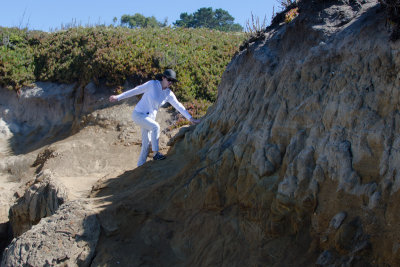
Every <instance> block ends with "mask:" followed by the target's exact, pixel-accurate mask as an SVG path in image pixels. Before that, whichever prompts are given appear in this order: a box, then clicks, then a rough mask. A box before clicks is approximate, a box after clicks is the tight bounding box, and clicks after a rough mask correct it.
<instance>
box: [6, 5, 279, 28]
mask: <svg viewBox="0 0 400 267" xmlns="http://www.w3.org/2000/svg"><path fill="white" fill-rule="evenodd" d="M0 6H1V9H0V26H3V27H19V28H28V29H29V30H42V31H54V30H57V29H60V28H61V26H62V25H64V26H65V25H68V24H71V23H72V24H74V25H81V26H90V25H98V24H106V25H110V24H112V23H113V18H114V17H117V18H118V21H119V19H120V18H121V16H122V15H124V14H130V15H132V14H135V13H140V14H143V15H144V16H146V17H149V16H155V17H156V18H157V20H159V21H164V19H165V18H168V23H169V24H172V23H173V22H175V21H176V20H177V19H179V15H180V14H181V13H183V12H187V13H194V12H196V11H197V10H198V9H199V8H202V7H212V8H213V9H214V10H215V9H217V8H222V9H224V10H227V11H228V12H229V14H231V15H232V16H233V17H234V18H235V22H236V23H239V24H241V25H242V26H243V27H246V22H247V21H250V22H251V14H253V15H254V18H259V20H260V22H262V21H263V20H264V17H266V24H267V25H269V23H270V20H271V16H272V12H273V7H275V12H277V11H279V2H278V0H241V1H238V0H214V1H206V0H198V1H190V0H169V1H166V0H164V1H160V0H155V1H151V0H141V1H137V0H130V1H129V0H107V1H106V0H15V1H12V0H0Z"/></svg>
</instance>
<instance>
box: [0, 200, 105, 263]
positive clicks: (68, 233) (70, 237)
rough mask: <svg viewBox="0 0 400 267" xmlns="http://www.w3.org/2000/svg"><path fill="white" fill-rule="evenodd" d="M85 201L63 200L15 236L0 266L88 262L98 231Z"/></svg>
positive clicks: (94, 217)
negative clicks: (42, 217)
mask: <svg viewBox="0 0 400 267" xmlns="http://www.w3.org/2000/svg"><path fill="white" fill-rule="evenodd" d="M86 205H87V203H85V202H83V201H72V202H68V203H65V204H64V205H62V206H61V207H60V209H59V210H58V211H57V213H56V214H54V215H53V216H50V217H47V218H44V219H42V220H41V221H40V222H39V224H37V225H35V226H33V227H32V229H30V230H29V231H27V232H25V233H24V234H22V235H21V236H20V237H18V238H14V239H13V240H12V242H11V244H10V245H9V246H8V247H7V248H6V250H5V251H4V254H3V260H2V262H1V266H10V267H11V266H89V265H90V262H91V260H92V258H93V255H94V251H95V248H96V243H97V240H98V237H99V233H100V225H99V223H98V221H97V219H96V216H95V215H93V214H92V213H90V212H88V211H87V210H88V209H87V208H86Z"/></svg>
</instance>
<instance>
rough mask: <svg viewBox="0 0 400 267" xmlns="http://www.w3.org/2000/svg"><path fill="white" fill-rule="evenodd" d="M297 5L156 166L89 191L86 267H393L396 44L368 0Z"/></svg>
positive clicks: (246, 51)
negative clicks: (94, 236)
mask: <svg viewBox="0 0 400 267" xmlns="http://www.w3.org/2000/svg"><path fill="white" fill-rule="evenodd" d="M298 5H299V11H300V14H299V16H298V17H297V18H295V19H294V20H293V21H292V22H291V23H283V20H279V17H282V16H277V18H276V19H275V20H274V23H273V25H272V26H271V27H269V28H268V30H267V31H266V32H265V33H263V34H260V35H259V36H258V37H255V38H252V39H251V40H250V41H249V42H248V43H247V44H245V45H244V46H243V49H242V50H241V51H240V52H239V53H238V54H237V55H236V56H235V57H234V58H233V60H232V62H231V63H230V64H229V66H228V67H227V69H226V71H225V73H224V75H223V77H222V81H221V84H220V87H219V93H218V100H217V102H216V103H215V105H214V106H213V107H212V108H211V109H210V110H209V112H208V114H207V115H206V116H205V117H204V118H203V120H202V122H201V123H200V124H199V125H197V126H193V127H188V128H186V129H184V130H181V132H180V133H179V134H178V135H177V137H176V138H175V140H173V143H174V147H173V148H172V149H171V150H170V151H169V153H168V155H167V159H166V160H165V161H161V162H149V163H147V164H145V165H143V166H141V167H140V168H136V169H133V170H131V171H126V172H125V173H122V174H121V175H119V176H118V177H116V179H102V180H101V181H99V182H98V184H97V185H96V186H95V187H94V188H93V192H92V195H91V196H92V197H98V198H96V201H97V202H98V205H99V206H100V207H102V209H101V211H100V212H99V214H98V216H99V219H100V222H101V224H102V227H103V229H104V231H103V232H102V233H101V238H100V239H99V242H98V245H97V247H96V252H97V253H96V256H95V257H94V259H93V262H92V264H93V265H94V266H118V265H120V266H129V265H133V266H142V265H148V266H160V265H167V266H230V265H236V266H239V265H240V266H242V265H243V266H294V265H295V266H315V265H316V264H317V265H321V266H368V265H372V266H399V265H400V256H399V255H400V245H399V243H398V240H399V239H400V228H399V226H398V222H399V221H400V215H399V212H398V210H399V208H400V204H399V203H400V195H399V189H400V170H399V168H400V153H399V151H400V138H399V137H398V133H399V132H400V115H399V112H398V107H399V106H400V102H399V101H400V100H399V99H400V98H399V96H400V94H399V90H398V88H399V87H400V78H399V75H398V73H399V71H398V70H399V69H400V47H399V45H400V44H399V43H390V42H388V37H389V34H388V32H387V29H386V28H385V22H386V21H385V16H384V14H383V11H382V10H381V9H380V7H379V4H377V3H376V1H373V0H367V1H363V2H357V1H344V0H339V1H310V0H304V1H298ZM97 122H98V123H99V125H101V126H102V127H103V129H110V127H109V126H110V124H109V123H108V122H107V121H104V120H103V117H101V116H94V117H93V118H87V123H88V124H91V123H97ZM117 128H121V127H120V126H117ZM132 132H133V131H132ZM130 133H131V131H130V130H125V131H124V130H121V132H120V136H119V138H120V140H123V142H127V143H130V142H131V141H132V142H133V140H134V137H133V135H131V134H130ZM117 138H118V137H116V139H117ZM84 149H86V148H84ZM78 151H79V150H78ZM54 164H56V162H55V163H54ZM59 164H61V163H59ZM74 165H76V166H79V168H82V169H85V167H84V166H82V165H79V162H76V164H74ZM87 166H90V165H87ZM87 166H86V167H87ZM99 166H101V167H102V168H103V166H104V165H99ZM344 214H346V216H344ZM56 238H58V237H56ZM22 242H23V241H21V243H22ZM56 258H58V256H57V257H56ZM61 258H62V257H61Z"/></svg>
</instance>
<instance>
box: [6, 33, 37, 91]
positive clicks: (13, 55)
mask: <svg viewBox="0 0 400 267" xmlns="http://www.w3.org/2000/svg"><path fill="white" fill-rule="evenodd" d="M0 38H1V39H0V86H2V87H5V88H8V89H14V90H17V91H19V90H20V89H21V88H22V87H23V86H27V85H30V84H31V83H32V82H34V80H35V76H34V75H33V69H34V64H33V62H34V57H33V53H32V48H31V47H30V46H29V44H28V42H27V32H26V31H24V30H19V29H16V28H1V27H0Z"/></svg>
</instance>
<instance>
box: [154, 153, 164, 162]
mask: <svg viewBox="0 0 400 267" xmlns="http://www.w3.org/2000/svg"><path fill="white" fill-rule="evenodd" d="M166 158H167V157H166V156H164V155H163V154H161V153H160V152H157V153H156V154H155V155H154V157H153V159H154V160H163V159H166Z"/></svg>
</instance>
